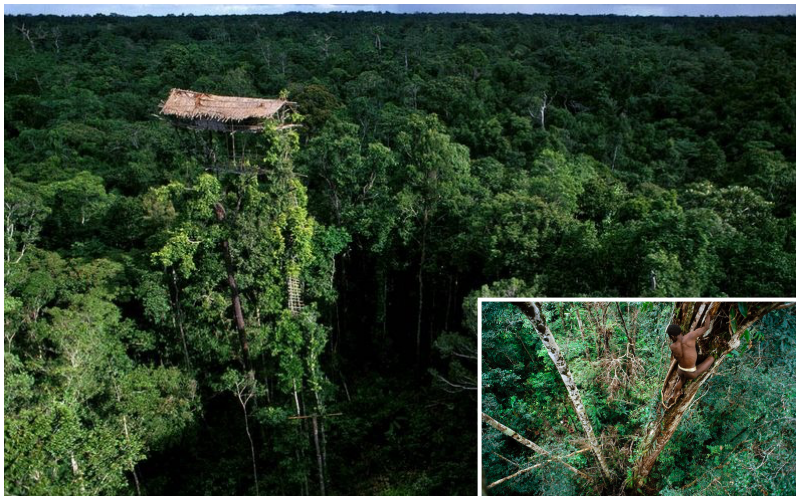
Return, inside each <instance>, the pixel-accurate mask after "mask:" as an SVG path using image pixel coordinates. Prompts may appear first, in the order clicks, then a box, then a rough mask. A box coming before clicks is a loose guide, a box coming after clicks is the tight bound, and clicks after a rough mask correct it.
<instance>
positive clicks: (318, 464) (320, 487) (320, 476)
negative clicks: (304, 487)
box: [311, 415, 325, 496]
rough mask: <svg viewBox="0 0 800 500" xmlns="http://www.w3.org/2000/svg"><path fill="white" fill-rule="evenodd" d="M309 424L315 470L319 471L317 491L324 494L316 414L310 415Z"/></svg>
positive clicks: (323, 476)
mask: <svg viewBox="0 0 800 500" xmlns="http://www.w3.org/2000/svg"><path fill="white" fill-rule="evenodd" d="M311 426H312V428H313V429H314V448H315V449H316V451H317V472H318V473H319V491H320V493H319V494H320V495H321V496H325V475H324V473H323V471H322V449H321V448H320V445H319V426H318V425H317V416H316V415H314V416H312V417H311Z"/></svg>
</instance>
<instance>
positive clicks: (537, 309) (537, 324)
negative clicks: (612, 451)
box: [513, 302, 611, 479]
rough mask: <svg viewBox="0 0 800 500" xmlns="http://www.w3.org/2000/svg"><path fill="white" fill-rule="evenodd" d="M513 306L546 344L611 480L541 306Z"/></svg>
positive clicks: (604, 472)
mask: <svg viewBox="0 0 800 500" xmlns="http://www.w3.org/2000/svg"><path fill="white" fill-rule="evenodd" d="M513 304H514V305H515V306H516V307H517V308H518V309H519V310H520V311H521V312H522V314H524V315H525V316H526V317H527V318H528V320H529V321H530V322H531V324H532V325H533V329H534V331H535V332H536V333H537V335H539V338H540V339H542V343H544V346H545V348H546V349H547V354H548V355H549V356H550V359H551V360H553V364H555V365H556V369H558V373H560V374H561V380H563V382H564V386H565V387H566V388H567V393H569V397H570V400H571V401H572V406H573V408H575V413H576V414H577V415H578V420H580V422H581V425H582V426H583V431H584V433H586V439H587V440H588V441H589V446H590V447H591V448H592V452H593V453H594V455H595V456H596V457H597V461H598V462H599V463H600V469H601V470H602V472H603V476H605V477H606V478H607V479H610V478H611V471H610V470H609V469H608V465H606V460H605V458H604V457H603V454H602V452H601V450H600V444H599V443H598V441H597V437H595V435H594V430H593V429H592V423H591V422H590V421H589V417H588V416H587V415H586V408H584V406H583V401H582V400H581V395H580V393H579V392H578V387H577V386H576V385H575V381H574V379H573V378H572V372H570V370H569V367H568V366H567V361H566V360H565V359H564V357H563V356H561V350H560V349H559V348H558V344H557V343H556V340H555V338H554V337H553V334H552V332H551V331H550V328H549V327H548V326H547V323H546V322H545V320H544V316H543V315H542V307H541V304H538V303H536V302H513Z"/></svg>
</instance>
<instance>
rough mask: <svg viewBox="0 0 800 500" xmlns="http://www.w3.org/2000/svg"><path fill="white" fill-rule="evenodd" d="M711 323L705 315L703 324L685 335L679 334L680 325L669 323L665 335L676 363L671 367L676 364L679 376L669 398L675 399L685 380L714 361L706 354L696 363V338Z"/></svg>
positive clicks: (691, 377)
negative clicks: (670, 341)
mask: <svg viewBox="0 0 800 500" xmlns="http://www.w3.org/2000/svg"><path fill="white" fill-rule="evenodd" d="M710 324H711V316H710V315H709V316H706V322H705V323H703V326H701V327H700V328H696V329H694V330H692V331H691V332H689V333H687V334H686V335H683V334H681V327H680V326H678V325H669V326H668V327H667V335H669V338H670V340H672V344H670V346H669V349H670V350H671V351H672V356H673V357H674V358H675V360H676V361H677V363H673V364H672V367H675V366H676V365H677V368H678V370H679V372H680V377H679V379H678V382H677V384H676V385H675V389H674V392H673V393H672V397H671V398H670V399H673V398H674V399H677V397H678V394H679V393H680V390H681V388H682V387H683V383H684V381H685V380H687V379H689V380H691V379H696V378H697V377H699V376H700V375H702V374H703V373H705V371H706V370H708V369H709V367H710V366H711V365H712V364H713V363H714V356H708V357H707V358H706V359H705V360H703V361H702V362H701V363H700V364H699V365H697V366H695V365H696V363H697V344H696V341H697V339H698V338H699V337H700V336H701V335H703V334H704V333H705V332H706V331H707V330H708V327H709V325H710Z"/></svg>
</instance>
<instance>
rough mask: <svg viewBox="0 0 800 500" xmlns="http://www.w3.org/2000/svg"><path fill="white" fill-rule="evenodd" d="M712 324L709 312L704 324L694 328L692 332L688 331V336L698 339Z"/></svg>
mask: <svg viewBox="0 0 800 500" xmlns="http://www.w3.org/2000/svg"><path fill="white" fill-rule="evenodd" d="M710 325H711V315H710V314H709V315H707V316H706V322H705V323H704V324H703V326H701V327H700V328H697V329H695V330H692V331H691V332H689V333H687V334H686V336H687V337H689V339H691V340H697V339H698V338H700V336H701V335H703V334H704V333H706V330H708V327H709V326H710Z"/></svg>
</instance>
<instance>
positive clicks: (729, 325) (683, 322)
mask: <svg viewBox="0 0 800 500" xmlns="http://www.w3.org/2000/svg"><path fill="white" fill-rule="evenodd" d="M781 307H783V305H782V304H780V303H763V302H751V303H747V304H746V305H744V304H743V305H742V309H741V310H740V307H739V304H737V303H735V302H727V303H726V302H680V303H678V304H677V309H676V312H675V313H674V315H673V317H672V323H673V324H676V325H679V326H680V327H681V330H682V331H683V332H689V331H691V330H693V329H694V328H696V327H697V326H698V325H702V324H703V322H705V319H706V317H707V316H708V315H711V318H712V322H711V325H710V326H709V329H708V331H706V333H704V334H703V336H702V337H700V338H699V339H697V352H698V362H700V361H702V360H704V359H706V358H707V357H708V356H709V355H710V356H714V359H715V361H714V364H713V365H712V366H711V367H710V368H709V369H708V370H707V371H706V372H705V373H703V374H702V375H700V376H699V377H698V378H696V379H694V380H686V382H685V383H684V386H683V394H682V395H679V396H678V399H677V400H676V401H675V402H674V403H673V404H672V405H671V406H669V408H668V409H665V408H664V406H663V405H662V404H659V406H658V411H657V416H656V418H655V420H654V421H653V422H652V423H651V424H650V426H649V427H648V430H647V435H646V436H645V438H644V440H643V441H642V445H641V447H640V452H641V455H640V458H639V460H638V461H637V462H636V464H635V465H634V466H633V476H632V481H631V483H630V485H631V486H632V487H633V488H634V489H636V490H638V489H640V488H641V487H642V486H644V484H645V483H646V482H647V478H648V476H649V475H650V472H651V471H652V469H653V466H654V465H655V464H656V462H657V461H658V456H659V455H660V454H661V451H662V450H663V449H664V447H665V446H666V445H667V443H668V442H669V440H670V439H671V438H672V435H673V434H674V433H675V431H676V430H677V429H678V425H679V424H680V423H681V419H682V418H683V415H684V414H685V413H686V411H687V410H688V409H689V408H690V407H691V406H692V402H693V401H694V398H695V396H696V395H697V391H698V390H699V389H700V387H701V386H702V385H703V384H704V383H705V382H706V381H707V380H708V379H709V378H711V377H713V376H714V373H715V372H716V370H717V368H718V367H719V365H720V364H722V361H723V360H724V359H725V356H726V355H727V354H728V353H729V352H731V351H732V350H734V349H736V348H737V347H739V344H740V339H741V336H742V334H743V333H744V331H745V330H747V329H749V328H750V327H751V326H752V325H753V323H755V322H756V321H758V320H759V319H761V318H762V317H764V315H766V314H767V313H769V312H770V311H773V310H775V309H779V308H781ZM742 312H744V314H742ZM731 319H733V321H731ZM734 323H735V325H736V328H735V329H734V328H733V324H734ZM665 335H666V333H665ZM679 376H680V375H679V374H678V370H671V371H670V372H669V373H668V374H667V380H666V381H665V385H666V386H672V385H673V384H674V382H676V380H674V379H675V378H676V377H679Z"/></svg>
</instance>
